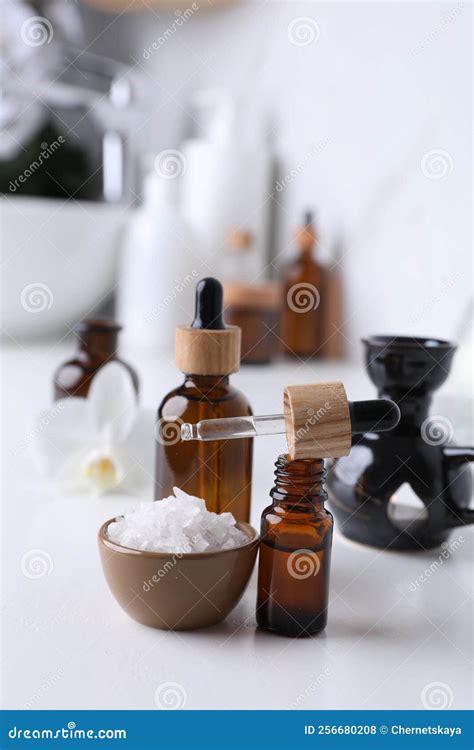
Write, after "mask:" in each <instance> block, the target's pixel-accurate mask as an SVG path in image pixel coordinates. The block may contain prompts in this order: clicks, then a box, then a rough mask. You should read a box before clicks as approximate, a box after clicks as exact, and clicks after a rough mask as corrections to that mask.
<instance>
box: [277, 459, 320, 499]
mask: <svg viewBox="0 0 474 750" xmlns="http://www.w3.org/2000/svg"><path fill="white" fill-rule="evenodd" d="M325 477H326V471H325V468H324V461H323V459H321V458H311V459H297V460H295V461H292V460H291V459H290V457H289V456H288V455H286V454H282V455H281V456H279V457H278V460H277V462H276V464H275V486H274V487H273V489H272V490H271V492H270V495H271V497H272V498H273V502H274V504H278V505H281V504H282V503H288V504H289V505H290V506H292V507H301V508H307V507H311V506H322V505H323V503H324V501H325V500H326V497H327V496H326V492H325V490H324V487H323V482H324V479H325Z"/></svg>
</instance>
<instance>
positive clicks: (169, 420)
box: [155, 278, 253, 521]
mask: <svg viewBox="0 0 474 750" xmlns="http://www.w3.org/2000/svg"><path fill="white" fill-rule="evenodd" d="M222 303H223V295H222V286H221V284H220V283H219V282H218V281H217V279H213V278H207V279H202V280H201V281H200V282H199V283H198V285H197V287H196V317H195V320H194V321H193V323H192V325H191V326H182V327H180V328H178V329H177V333H176V364H177V367H178V368H179V369H180V370H181V371H182V372H183V373H187V374H185V376H184V382H183V383H182V385H180V386H178V387H177V388H175V389H174V390H172V391H171V392H170V393H168V394H167V396H165V398H164V399H163V401H162V403H161V405H160V407H159V409H158V422H157V429H156V441H157V444H156V472H155V500H161V499H162V498H163V497H168V496H169V495H171V494H172V492H173V487H175V486H176V487H179V488H180V489H182V490H184V491H185V492H188V493H189V494H190V495H195V496H197V497H200V498H202V499H203V500H205V501H206V505H207V509H208V510H210V511H213V512H214V513H224V512H230V513H233V514H234V516H235V518H236V519H237V521H248V520H249V515H250V498H251V475H252V450H253V440H252V439H251V438H247V439H244V440H227V441H217V440H213V441H210V442H200V443H195V442H183V441H181V439H180V428H181V424H182V423H183V422H192V423H196V422H199V421H200V420H201V419H217V418H222V417H241V416H248V415H250V414H251V413H252V412H251V409H250V405H249V403H248V401H247V399H246V397H245V396H244V394H243V393H241V392H240V391H238V390H237V389H236V388H234V387H233V386H232V385H231V384H230V382H229V375H230V374H231V373H233V372H236V371H237V370H238V369H239V365H240V329H239V328H237V327H234V326H232V327H226V326H225V325H224V322H223V319H222Z"/></svg>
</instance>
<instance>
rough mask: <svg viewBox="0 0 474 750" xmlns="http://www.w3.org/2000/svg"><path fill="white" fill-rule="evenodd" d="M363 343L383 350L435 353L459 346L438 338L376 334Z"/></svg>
mask: <svg viewBox="0 0 474 750" xmlns="http://www.w3.org/2000/svg"><path fill="white" fill-rule="evenodd" d="M361 342H362V343H363V344H365V345H366V346H369V347H374V348H377V347H379V348H382V349H389V348H390V349H397V348H403V349H405V348H409V349H410V348H411V349H427V350H428V351H435V350H439V349H456V348H457V345H456V344H455V343H454V342H453V341H448V340H447V339H439V338H437V337H436V336H410V335H403V334H394V335H390V334H384V333H376V334H373V335H371V336H364V337H363V338H362V339H361Z"/></svg>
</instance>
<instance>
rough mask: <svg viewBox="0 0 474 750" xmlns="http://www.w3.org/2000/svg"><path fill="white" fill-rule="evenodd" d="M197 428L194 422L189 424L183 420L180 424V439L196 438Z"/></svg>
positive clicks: (197, 437) (197, 436)
mask: <svg viewBox="0 0 474 750" xmlns="http://www.w3.org/2000/svg"><path fill="white" fill-rule="evenodd" d="M198 439H199V435H198V428H197V425H196V424H189V423H188V422H184V423H183V424H182V425H181V440H184V441H186V440H198Z"/></svg>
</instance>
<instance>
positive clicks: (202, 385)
mask: <svg viewBox="0 0 474 750" xmlns="http://www.w3.org/2000/svg"><path fill="white" fill-rule="evenodd" d="M184 378H185V383H186V384H188V385H194V386H195V387H196V388H199V390H202V391H203V392H206V391H212V390H213V389H214V388H219V387H223V386H226V385H229V376H228V375H196V374H193V373H185V374H184Z"/></svg>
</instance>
